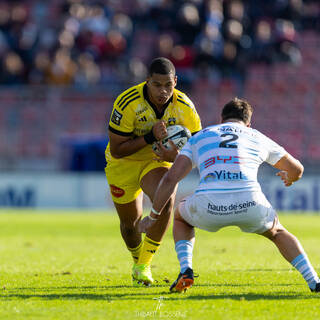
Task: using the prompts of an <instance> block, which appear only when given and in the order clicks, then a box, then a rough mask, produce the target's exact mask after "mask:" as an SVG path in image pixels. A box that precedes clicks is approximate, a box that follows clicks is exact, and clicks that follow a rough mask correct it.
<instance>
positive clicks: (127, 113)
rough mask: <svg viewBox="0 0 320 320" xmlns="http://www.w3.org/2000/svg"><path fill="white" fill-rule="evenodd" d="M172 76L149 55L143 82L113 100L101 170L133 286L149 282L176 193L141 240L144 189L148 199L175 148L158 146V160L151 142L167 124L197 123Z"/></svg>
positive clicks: (162, 61)
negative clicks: (129, 261)
mask: <svg viewBox="0 0 320 320" xmlns="http://www.w3.org/2000/svg"><path fill="white" fill-rule="evenodd" d="M176 84H177V76H176V74H175V68H174V65H173V64H172V62H171V61H170V60H168V59H166V58H156V59H154V60H153V61H152V62H151V64H150V66H149V69H148V77H147V80H146V82H143V83H140V84H138V85H136V86H134V87H131V88H130V89H128V90H126V91H124V92H123V93H122V94H120V95H119V96H118V98H117V99H116V100H115V103H114V107H113V110H112V114H111V117H110V121H109V130H108V132H109V144H108V146H107V149H106V161H107V165H106V168H105V172H106V176H107V179H108V183H109V186H110V192H111V195H112V199H113V202H114V205H115V208H116V210H117V213H118V215H119V219H120V231H121V235H122V237H123V240H124V242H125V243H126V245H127V248H128V250H129V251H130V252H131V254H132V258H133V260H134V264H133V268H132V278H133V283H134V284H144V285H151V284H152V282H153V278H152V274H151V269H150V264H151V260H152V258H153V256H154V254H155V253H156V251H157V249H158V248H159V246H160V243H161V240H162V238H163V236H164V234H165V231H166V230H167V228H168V225H169V223H170V215H171V211H172V207H173V202H174V197H175V194H174V195H173V196H172V197H171V198H170V200H169V201H168V203H167V204H166V206H165V207H164V209H163V210H162V211H161V218H160V219H158V220H157V222H156V223H155V225H154V226H153V227H152V228H150V230H149V231H148V232H147V234H146V236H145V238H144V240H143V241H142V239H141V233H139V232H138V229H137V227H138V222H139V221H140V219H141V217H142V211H143V207H142V198H143V196H142V193H141V191H143V192H144V193H145V194H146V195H147V196H148V197H149V198H150V200H151V201H153V196H154V193H155V190H156V188H157V186H158V185H159V183H160V180H161V178H162V177H163V176H164V174H165V173H166V172H167V171H168V169H169V168H170V166H171V164H172V163H171V162H173V161H174V159H175V157H176V156H177V154H178V149H177V148H176V147H175V146H174V144H173V143H171V146H172V147H171V149H170V150H167V149H165V148H164V147H163V146H161V148H160V154H159V155H158V160H157V159H155V158H156V155H155V154H154V153H153V151H152V147H151V145H152V143H153V142H155V141H158V140H161V139H163V138H165V137H166V136H167V130H166V128H167V126H170V125H176V124H180V125H183V126H185V127H187V128H188V129H189V130H190V131H191V133H192V134H194V133H196V132H198V131H200V130H201V122H200V118H199V115H198V114H197V111H196V109H195V107H194V105H193V103H192V102H191V100H190V99H189V98H188V97H187V96H186V95H185V94H184V93H182V92H180V91H178V90H177V89H175V86H176Z"/></svg>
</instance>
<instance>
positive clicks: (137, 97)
mask: <svg viewBox="0 0 320 320" xmlns="http://www.w3.org/2000/svg"><path fill="white" fill-rule="evenodd" d="M139 98H140V95H138V96H136V97H134V98H132V99H131V100H129V101H128V102H127V103H126V104H125V105H124V106H123V107H122V108H121V110H122V111H123V110H124V109H125V108H126V107H127V105H128V104H129V103H130V102H132V101H134V100H137V99H139Z"/></svg>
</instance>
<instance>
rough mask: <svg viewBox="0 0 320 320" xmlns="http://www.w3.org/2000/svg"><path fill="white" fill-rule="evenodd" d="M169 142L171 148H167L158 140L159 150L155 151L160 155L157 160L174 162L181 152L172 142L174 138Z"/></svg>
mask: <svg viewBox="0 0 320 320" xmlns="http://www.w3.org/2000/svg"><path fill="white" fill-rule="evenodd" d="M168 142H169V144H170V149H167V148H165V147H164V145H163V144H162V142H161V141H159V142H157V144H158V150H157V151H156V152H155V154H156V155H157V156H158V158H156V159H155V160H158V161H168V162H174V160H175V159H176V157H177V155H178V153H179V149H178V148H177V147H176V145H175V144H174V143H173V142H172V140H170V139H169V140H168Z"/></svg>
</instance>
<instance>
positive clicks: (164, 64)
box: [148, 57, 176, 76]
mask: <svg viewBox="0 0 320 320" xmlns="http://www.w3.org/2000/svg"><path fill="white" fill-rule="evenodd" d="M154 73H159V74H169V73H172V74H173V75H175V74H176V69H175V67H174V65H173V63H172V62H171V61H170V60H169V59H167V58H164V57H159V58H155V59H153V60H152V61H151V63H150V66H149V69H148V75H149V76H152V75H153V74H154Z"/></svg>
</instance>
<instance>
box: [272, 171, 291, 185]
mask: <svg viewBox="0 0 320 320" xmlns="http://www.w3.org/2000/svg"><path fill="white" fill-rule="evenodd" d="M276 175H277V176H278V177H280V178H281V180H282V181H283V183H284V185H285V186H286V187H290V186H291V185H292V184H293V181H291V179H289V177H288V172H287V171H284V170H283V171H279V172H277V173H276Z"/></svg>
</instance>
